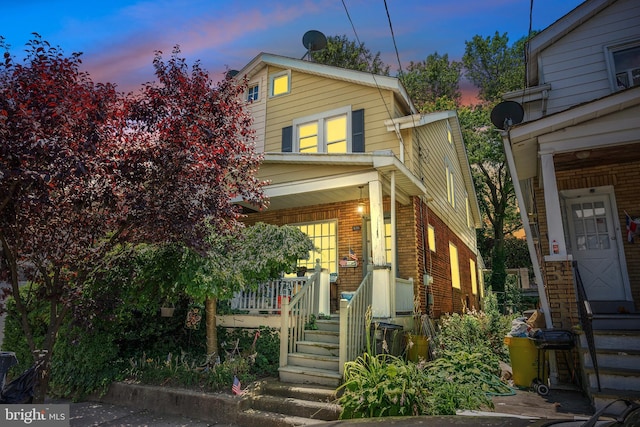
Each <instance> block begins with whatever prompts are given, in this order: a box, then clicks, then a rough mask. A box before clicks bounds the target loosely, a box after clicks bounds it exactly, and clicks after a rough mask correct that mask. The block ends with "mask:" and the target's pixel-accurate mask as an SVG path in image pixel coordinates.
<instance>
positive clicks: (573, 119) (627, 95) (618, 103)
mask: <svg viewBox="0 0 640 427" xmlns="http://www.w3.org/2000/svg"><path fill="white" fill-rule="evenodd" d="M639 104H640V86H639V87H634V88H632V89H627V90H624V91H621V92H618V93H615V94H613V95H609V96H606V97H604V98H600V99H597V100H595V101H591V102H588V103H585V104H581V105H578V106H576V107H573V108H570V109H568V110H565V111H561V112H559V113H555V114H552V115H550V116H546V117H542V118H540V119H537V120H534V121H532V122H527V123H522V124H519V125H516V126H514V127H512V128H511V130H510V136H511V143H512V145H513V144H517V143H520V142H523V141H526V140H535V139H537V137H539V136H540V135H543V134H546V133H550V132H556V131H558V130H561V129H565V128H567V127H569V126H575V125H578V124H580V123H584V122H586V121H589V120H593V119H596V118H598V117H602V116H606V115H608V114H611V113H614V112H616V111H622V110H625V109H627V108H629V107H633V106H635V105H639Z"/></svg>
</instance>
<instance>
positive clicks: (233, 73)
mask: <svg viewBox="0 0 640 427" xmlns="http://www.w3.org/2000/svg"><path fill="white" fill-rule="evenodd" d="M239 72H240V71H238V70H229V71H227V74H225V77H226V78H227V79H232V78H234V77H235V76H237V75H238V73H239Z"/></svg>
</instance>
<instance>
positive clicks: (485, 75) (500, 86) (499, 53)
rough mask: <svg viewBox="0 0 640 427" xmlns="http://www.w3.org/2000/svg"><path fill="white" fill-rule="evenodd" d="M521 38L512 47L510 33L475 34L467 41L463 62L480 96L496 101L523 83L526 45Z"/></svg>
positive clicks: (520, 86) (485, 99) (487, 100)
mask: <svg viewBox="0 0 640 427" xmlns="http://www.w3.org/2000/svg"><path fill="white" fill-rule="evenodd" d="M526 40H527V39H526V38H522V39H520V40H519V41H517V42H516V43H514V44H513V45H512V46H509V37H508V36H507V33H504V34H502V35H500V34H499V33H498V32H497V31H496V33H495V34H494V35H493V37H482V36H479V35H475V36H474V37H473V38H472V39H471V41H467V42H465V45H466V47H465V52H464V55H463V56H462V63H463V64H464V68H465V75H466V76H467V78H468V79H469V80H470V81H471V82H472V83H473V84H474V85H475V86H476V87H477V88H478V89H479V94H478V97H479V98H480V99H481V100H483V101H485V102H495V101H497V100H499V99H500V96H501V95H502V94H503V93H505V92H508V91H511V90H516V89H520V88H522V86H523V84H524V46H525V41H526Z"/></svg>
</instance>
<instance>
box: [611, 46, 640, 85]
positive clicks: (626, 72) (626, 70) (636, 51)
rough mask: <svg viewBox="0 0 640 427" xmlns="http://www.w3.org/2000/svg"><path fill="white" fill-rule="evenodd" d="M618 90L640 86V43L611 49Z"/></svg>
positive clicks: (615, 82)
mask: <svg viewBox="0 0 640 427" xmlns="http://www.w3.org/2000/svg"><path fill="white" fill-rule="evenodd" d="M609 51H610V54H611V64H613V65H612V67H613V75H614V77H615V80H614V87H615V89H616V90H621V89H627V88H630V87H632V86H638V85H640V42H635V43H627V44H624V45H618V46H615V47H611V48H609Z"/></svg>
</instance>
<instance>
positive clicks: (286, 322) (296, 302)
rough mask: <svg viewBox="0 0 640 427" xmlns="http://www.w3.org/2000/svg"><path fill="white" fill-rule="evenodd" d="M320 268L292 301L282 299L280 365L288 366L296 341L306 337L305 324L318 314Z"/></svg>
mask: <svg viewBox="0 0 640 427" xmlns="http://www.w3.org/2000/svg"><path fill="white" fill-rule="evenodd" d="M321 274H322V272H321V269H320V268H316V273H314V274H313V275H312V276H311V277H309V278H308V279H307V281H306V284H305V285H304V286H303V287H302V288H301V289H300V290H299V291H298V292H296V293H295V295H294V296H293V298H291V301H289V299H288V298H283V299H282V313H281V314H280V319H281V324H280V366H281V367H282V366H287V364H288V361H289V353H293V352H294V351H295V347H296V343H297V342H298V341H302V340H303V339H304V329H305V325H306V324H307V323H309V321H310V320H311V315H315V316H317V315H318V314H319V313H318V300H319V295H318V293H319V290H320V275H321Z"/></svg>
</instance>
